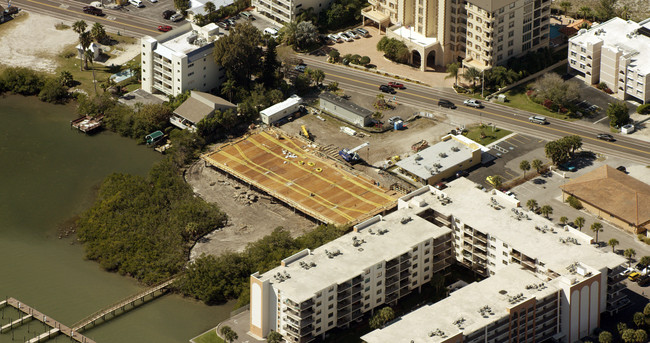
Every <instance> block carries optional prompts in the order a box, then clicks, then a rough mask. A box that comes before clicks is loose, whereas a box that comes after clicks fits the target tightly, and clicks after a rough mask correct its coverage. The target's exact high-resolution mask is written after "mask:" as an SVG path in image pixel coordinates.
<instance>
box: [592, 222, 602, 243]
mask: <svg viewBox="0 0 650 343" xmlns="http://www.w3.org/2000/svg"><path fill="white" fill-rule="evenodd" d="M591 231H593V232H595V233H596V243H598V233H599V232H603V224H601V223H599V222H595V223H593V224H591Z"/></svg>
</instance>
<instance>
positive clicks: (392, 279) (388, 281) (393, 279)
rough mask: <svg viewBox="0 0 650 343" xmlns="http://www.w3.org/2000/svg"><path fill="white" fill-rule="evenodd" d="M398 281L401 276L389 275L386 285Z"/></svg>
mask: <svg viewBox="0 0 650 343" xmlns="http://www.w3.org/2000/svg"><path fill="white" fill-rule="evenodd" d="M397 281H399V278H398V277H397V276H396V275H393V276H391V277H389V278H388V279H386V286H389V285H392V284H394V283H395V282H397Z"/></svg>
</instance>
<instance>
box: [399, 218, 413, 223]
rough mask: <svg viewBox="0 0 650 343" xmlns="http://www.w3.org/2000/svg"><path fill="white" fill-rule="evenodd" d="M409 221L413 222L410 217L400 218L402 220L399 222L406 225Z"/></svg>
mask: <svg viewBox="0 0 650 343" xmlns="http://www.w3.org/2000/svg"><path fill="white" fill-rule="evenodd" d="M411 220H413V219H412V218H411V217H402V219H401V220H400V221H399V222H400V223H402V224H406V223H408V222H410V221H411Z"/></svg>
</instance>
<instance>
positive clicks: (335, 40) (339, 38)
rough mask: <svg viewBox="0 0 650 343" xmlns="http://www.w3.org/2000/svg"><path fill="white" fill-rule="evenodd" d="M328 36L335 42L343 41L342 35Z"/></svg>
mask: <svg viewBox="0 0 650 343" xmlns="http://www.w3.org/2000/svg"><path fill="white" fill-rule="evenodd" d="M327 38H329V39H330V40H331V41H332V42H334V43H340V42H341V37H339V36H337V35H333V34H329V35H327Z"/></svg>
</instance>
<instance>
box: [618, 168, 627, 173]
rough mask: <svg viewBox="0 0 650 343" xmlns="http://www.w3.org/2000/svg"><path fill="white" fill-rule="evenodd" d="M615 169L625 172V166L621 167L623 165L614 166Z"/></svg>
mask: <svg viewBox="0 0 650 343" xmlns="http://www.w3.org/2000/svg"><path fill="white" fill-rule="evenodd" d="M616 170H618V171H620V172H623V173H626V172H627V169H625V167H623V166H618V167H616Z"/></svg>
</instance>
